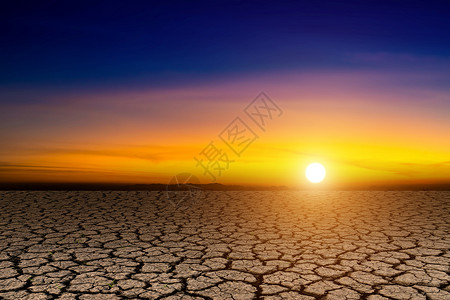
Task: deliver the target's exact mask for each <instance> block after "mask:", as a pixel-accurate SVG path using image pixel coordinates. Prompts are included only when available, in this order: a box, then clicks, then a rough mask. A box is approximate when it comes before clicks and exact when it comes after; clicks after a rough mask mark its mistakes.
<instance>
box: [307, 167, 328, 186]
mask: <svg viewBox="0 0 450 300" xmlns="http://www.w3.org/2000/svg"><path fill="white" fill-rule="evenodd" d="M305 174H306V178H308V180H309V181H311V182H312V183H319V182H321V181H322V180H323V179H324V178H325V174H326V171H325V167H324V166H323V165H321V164H319V163H312V164H310V165H309V166H308V167H307V168H306V171H305Z"/></svg>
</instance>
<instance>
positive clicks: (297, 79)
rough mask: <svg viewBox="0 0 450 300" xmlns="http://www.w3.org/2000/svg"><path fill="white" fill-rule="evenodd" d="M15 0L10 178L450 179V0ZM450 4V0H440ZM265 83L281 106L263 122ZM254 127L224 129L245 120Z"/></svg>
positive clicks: (3, 108)
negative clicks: (241, 139) (228, 139)
mask: <svg viewBox="0 0 450 300" xmlns="http://www.w3.org/2000/svg"><path fill="white" fill-rule="evenodd" d="M12 3H13V2H11V4H10V6H8V5H4V7H3V8H2V12H1V14H2V17H1V18H0V25H1V28H2V29H1V31H2V41H1V47H0V141H1V142H0V182H75V183H78V182H93V183H98V182H108V183H167V182H168V181H169V180H170V178H171V177H172V176H174V175H176V174H178V173H183V172H189V173H193V174H195V175H196V176H198V178H199V179H200V181H201V182H202V183H209V182H213V181H214V180H213V179H212V177H211V176H209V175H208V174H205V172H204V169H203V168H201V167H200V166H198V164H197V162H196V160H195V159H194V158H199V157H200V156H201V152H202V150H204V149H205V147H207V146H208V145H209V143H210V142H213V143H214V145H216V146H217V147H218V148H219V149H220V150H221V151H222V152H221V153H226V155H228V158H229V159H230V160H233V162H231V163H230V164H229V165H228V166H227V168H226V169H225V170H223V171H222V173H221V174H218V173H217V172H216V174H215V175H216V179H215V182H218V183H223V184H240V185H259V186H271V185H285V186H289V187H310V186H311V185H312V184H311V183H308V182H307V180H306V178H305V176H304V170H305V168H306V166H307V165H308V164H309V163H312V162H320V163H321V164H323V165H324V166H325V168H326V170H327V176H326V178H325V180H324V181H323V182H322V183H320V184H316V186H317V185H319V186H321V187H324V188H326V187H332V188H341V187H350V186H373V185H397V184H441V183H445V184H448V183H450V4H438V3H439V2H436V3H433V2H424V1H386V2H384V1H345V2H341V1H317V2H315V1H308V2H305V3H303V4H300V3H298V1H280V2H277V3H275V2H272V3H271V2H264V1H246V2H241V1H223V2H222V1H194V2H189V1H180V2H178V1H161V2H158V3H157V2H154V3H152V1H132V2H119V1H117V2H116V1H90V2H83V1H81V2H80V1H77V2H72V3H70V4H69V3H68V2H65V3H62V2H59V1H47V4H42V3H38V2H29V3H27V2H20V3H16V4H12ZM440 3H445V2H440ZM261 92H264V93H265V94H266V95H267V96H268V97H270V99H271V100H272V101H273V103H275V104H276V105H277V106H278V107H279V108H280V109H281V111H282V113H281V115H279V114H276V115H273V116H272V119H270V120H269V119H267V120H266V121H267V123H266V125H267V126H266V127H265V128H264V130H262V129H261V128H259V127H258V126H257V124H256V123H255V122H254V121H252V120H251V119H250V118H249V116H248V115H246V113H245V112H244V109H245V108H246V107H247V106H248V105H249V104H250V103H251V102H252V101H253V100H254V99H255V98H256V97H257V96H258V95H259V94H260V93H261ZM236 117H240V118H241V120H242V121H243V122H244V123H245V124H246V125H247V126H248V127H249V128H251V130H252V131H253V133H254V134H256V135H257V136H258V138H257V139H256V140H255V141H254V142H252V143H251V144H250V145H249V146H248V147H247V148H246V149H245V151H243V152H242V154H241V155H240V156H238V155H236V153H234V152H233V151H232V150H231V149H230V148H229V147H228V146H227V145H226V143H225V142H224V141H223V140H222V139H221V138H220V137H219V134H220V133H221V132H223V131H224V130H225V129H226V128H227V126H228V125H229V124H230V123H231V122H232V121H233V120H234V119H235V118H236Z"/></svg>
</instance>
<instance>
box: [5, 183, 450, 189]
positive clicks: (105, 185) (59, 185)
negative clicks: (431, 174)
mask: <svg viewBox="0 0 450 300" xmlns="http://www.w3.org/2000/svg"><path fill="white" fill-rule="evenodd" d="M189 188H198V189H203V190H208V191H281V190H300V188H293V187H287V186H242V185H224V184H220V183H208V184H189V186H186V185H181V186H177V185H174V184H171V185H167V184H162V183H151V184H125V183H124V184H119V183H0V190H3V191H7V190H23V191H48V190H53V191H99V190H100V191H101V190H110V191H166V190H173V191H175V190H187V189H189ZM318 189H320V187H318ZM305 190H310V189H307V188H305ZM335 190H379V191H389V190H391V191H427V190H435V191H450V183H441V184H403V185H371V186H359V187H342V188H336V189H335Z"/></svg>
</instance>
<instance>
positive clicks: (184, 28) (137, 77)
mask: <svg viewBox="0 0 450 300" xmlns="http://www.w3.org/2000/svg"><path fill="white" fill-rule="evenodd" d="M44 2H45V4H43V3H42V2H40V1H24V2H22V1H21V2H13V1H11V2H10V3H9V4H4V3H3V4H2V9H1V11H2V12H1V18H0V25H1V36H2V39H1V48H0V51H1V53H0V65H1V71H0V88H8V87H36V86H38V87H43V86H48V87H52V86H75V87H80V86H95V85H102V84H110V83H118V84H127V83H133V82H140V83H143V84H147V85H152V84H154V85H163V84H171V83H175V82H179V81H183V80H189V79H195V78H197V79H202V78H215V77H220V76H235V75H237V74H246V73H257V72H265V71H273V70H309V69H333V68H337V69H339V68H345V69H356V68H374V69H376V68H390V67H392V66H389V65H383V64H381V65H380V64H379V63H378V62H376V63H374V62H371V61H370V60H358V59H356V60H355V59H354V58H355V57H358V55H360V54H370V53H391V54H402V55H403V54H407V55H412V56H424V57H434V58H436V59H437V60H439V59H440V58H444V59H447V58H448V57H449V56H450V51H449V50H450V2H448V1H442V2H440V3H439V2H434V3H432V2H428V1H305V2H304V3H299V2H298V1H277V2H275V1H273V2H264V1H245V2H241V1H193V2H191V1H159V2H152V1H89V2H83V1H73V2H70V3H69V2H67V1H44ZM394 67H395V66H394Z"/></svg>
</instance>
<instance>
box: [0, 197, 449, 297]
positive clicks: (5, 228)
mask: <svg viewBox="0 0 450 300" xmlns="http://www.w3.org/2000/svg"><path fill="white" fill-rule="evenodd" d="M181 200H182V201H181ZM449 282H450V192H437V191H427V192H400V191H396V192H394V191H392V192H383V191H378V192H377V191H371V192H363V191H347V192H344V191H341V192H337V191H335V192H319V191H316V192H314V191H265V192H263V191H227V192H224V191H221V192H220V191H215V192H214V191H205V192H204V194H200V196H199V197H197V198H194V199H192V198H187V199H180V201H179V200H174V201H168V199H167V197H166V193H164V192H157V191H122V192H120V191H96V192H92V191H66V192H63V191H3V192H0V299H372V300H376V299H450V286H449Z"/></svg>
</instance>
